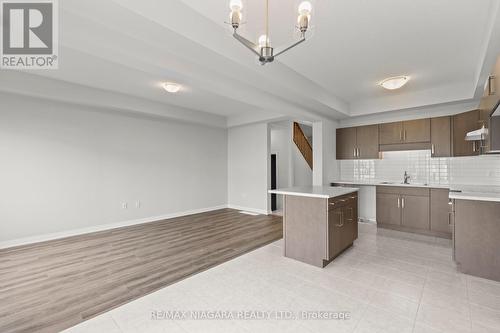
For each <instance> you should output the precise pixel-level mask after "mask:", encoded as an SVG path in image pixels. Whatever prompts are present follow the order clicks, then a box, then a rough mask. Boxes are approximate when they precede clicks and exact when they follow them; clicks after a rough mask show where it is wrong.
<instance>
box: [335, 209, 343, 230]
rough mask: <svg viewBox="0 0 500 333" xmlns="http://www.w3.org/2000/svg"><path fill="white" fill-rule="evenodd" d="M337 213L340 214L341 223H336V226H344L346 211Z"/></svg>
mask: <svg viewBox="0 0 500 333" xmlns="http://www.w3.org/2000/svg"><path fill="white" fill-rule="evenodd" d="M337 214H339V215H340V224H336V225H335V226H336V227H339V228H341V227H343V226H344V212H338V213H337Z"/></svg>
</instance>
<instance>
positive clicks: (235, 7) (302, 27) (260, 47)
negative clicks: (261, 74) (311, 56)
mask: <svg viewBox="0 0 500 333" xmlns="http://www.w3.org/2000/svg"><path fill="white" fill-rule="evenodd" d="M229 8H230V9H231V13H230V15H229V20H230V22H229V24H231V26H232V27H233V30H234V32H233V37H234V38H236V40H238V41H239V42H240V43H241V44H243V45H245V47H247V48H248V49H249V50H250V51H252V52H253V53H255V54H256V55H257V56H258V57H259V61H260V64H261V65H265V64H267V63H269V62H273V61H274V58H276V57H277V56H279V55H280V54H282V53H284V52H286V51H288V50H290V49H291V48H293V47H295V46H297V45H299V44H300V43H302V42H304V41H305V40H306V31H307V29H308V28H309V22H310V20H311V11H312V5H311V3H310V2H309V1H303V2H301V3H300V5H299V7H298V16H297V25H296V28H297V30H298V31H299V32H300V39H299V40H298V41H297V42H295V43H293V44H292V45H290V46H288V47H285V48H284V49H283V50H281V51H279V52H278V53H276V54H274V48H273V47H271V43H270V41H269V0H266V10H265V17H266V27H265V30H266V33H265V34H264V35H262V36H260V37H259V40H258V43H257V44H255V43H254V42H251V41H249V40H248V39H246V38H245V37H243V36H241V35H239V34H238V31H237V30H238V28H239V27H240V25H241V19H242V17H243V15H242V9H243V3H242V2H241V0H231V1H230V2H229Z"/></svg>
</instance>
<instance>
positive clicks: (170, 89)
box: [163, 82, 181, 94]
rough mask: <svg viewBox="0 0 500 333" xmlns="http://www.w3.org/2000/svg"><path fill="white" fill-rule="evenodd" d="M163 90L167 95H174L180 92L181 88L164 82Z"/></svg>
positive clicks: (175, 84)
mask: <svg viewBox="0 0 500 333" xmlns="http://www.w3.org/2000/svg"><path fill="white" fill-rule="evenodd" d="M163 89H165V90H166V91H167V92H169V93H172V94H175V93H176V92H178V91H179V90H181V86H180V84H178V83H173V82H165V83H163Z"/></svg>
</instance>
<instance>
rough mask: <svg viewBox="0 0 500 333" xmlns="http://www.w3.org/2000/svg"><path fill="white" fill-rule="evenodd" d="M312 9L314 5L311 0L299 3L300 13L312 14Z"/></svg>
mask: <svg viewBox="0 0 500 333" xmlns="http://www.w3.org/2000/svg"><path fill="white" fill-rule="evenodd" d="M311 11H312V5H311V3H310V2H309V1H302V2H301V3H300V5H299V14H300V15H310V14H311Z"/></svg>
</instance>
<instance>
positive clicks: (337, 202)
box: [328, 193, 358, 210]
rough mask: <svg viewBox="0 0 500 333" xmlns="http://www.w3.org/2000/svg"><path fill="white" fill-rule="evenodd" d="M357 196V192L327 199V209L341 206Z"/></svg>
mask: <svg viewBox="0 0 500 333" xmlns="http://www.w3.org/2000/svg"><path fill="white" fill-rule="evenodd" d="M357 198H358V194H357V193H349V194H346V195H343V196H340V197H334V198H330V199H328V209H329V210H331V209H335V208H339V207H343V206H345V205H347V204H349V203H350V202H351V200H356V199H357Z"/></svg>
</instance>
